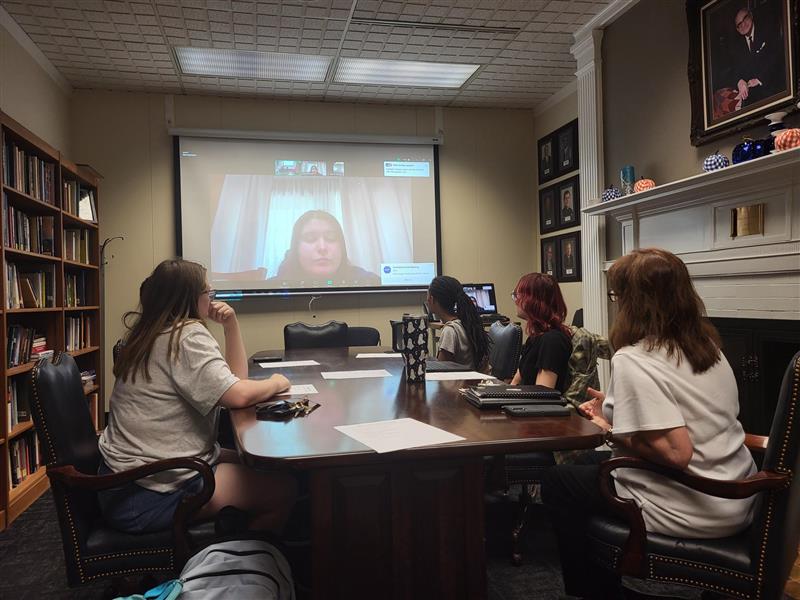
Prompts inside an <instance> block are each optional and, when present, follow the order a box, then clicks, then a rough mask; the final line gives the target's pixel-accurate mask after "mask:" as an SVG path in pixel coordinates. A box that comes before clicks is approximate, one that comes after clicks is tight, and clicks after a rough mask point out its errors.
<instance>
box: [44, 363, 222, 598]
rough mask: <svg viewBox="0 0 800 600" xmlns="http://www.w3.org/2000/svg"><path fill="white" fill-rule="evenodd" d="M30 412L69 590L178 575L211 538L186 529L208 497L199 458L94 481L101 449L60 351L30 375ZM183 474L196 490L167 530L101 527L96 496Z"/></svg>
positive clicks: (199, 528) (209, 487)
mask: <svg viewBox="0 0 800 600" xmlns="http://www.w3.org/2000/svg"><path fill="white" fill-rule="evenodd" d="M31 391H32V393H31V397H30V401H31V412H32V415H33V421H34V424H35V425H36V434H37V436H38V438H39V444H40V446H41V451H42V455H43V458H44V460H45V461H46V464H47V476H48V478H49V479H50V486H51V489H52V491H53V497H54V500H55V505H56V511H57V513H58V522H59V525H60V528H61V541H62V544H63V546H64V558H65V562H66V569H67V580H68V583H69V585H70V586H76V585H80V584H84V583H89V582H92V581H96V580H97V579H100V578H119V577H123V576H130V575H136V574H144V573H158V572H161V577H162V578H163V576H164V573H168V574H172V573H174V572H176V571H180V568H181V566H182V565H183V562H184V561H185V560H186V557H187V556H188V554H189V552H190V550H191V548H192V543H193V540H194V541H199V540H201V539H202V540H207V539H208V538H210V537H211V536H212V535H213V523H204V524H199V525H195V526H193V527H192V528H191V530H190V531H187V521H188V518H189V517H190V516H191V514H192V513H193V512H194V511H196V510H197V509H198V508H200V507H201V506H202V505H203V504H205V503H206V502H207V501H208V500H209V499H210V498H211V495H212V494H213V493H214V473H213V471H212V470H211V468H210V467H209V466H208V464H207V463H205V462H204V461H202V460H200V459H198V458H174V459H169V460H161V461H157V462H154V463H150V464H149V465H145V466H143V467H139V468H136V469H132V470H130V471H125V472H121V473H114V474H112V475H101V476H99V475H97V467H98V465H99V463H100V451H99V450H98V447H97V435H96V434H95V431H94V426H93V424H92V420H91V416H90V415H89V407H88V403H87V401H86V397H85V395H84V393H83V386H82V385H81V375H80V370H79V369H78V366H77V365H76V364H75V360H74V359H73V358H72V357H71V356H70V355H69V354H66V353H63V352H62V353H59V354H58V355H56V357H55V359H54V360H53V362H50V361H49V359H42V360H40V361H39V362H38V363H37V365H36V367H34V369H33V371H32V376H31ZM177 468H181V469H190V470H192V471H196V472H198V473H199V474H200V475H201V476H202V478H203V489H202V491H201V492H200V493H199V494H197V495H194V496H187V497H186V498H184V499H183V501H182V502H181V504H180V506H179V507H178V510H177V512H176V514H175V521H174V526H173V529H172V530H171V531H162V532H156V533H148V534H140V535H134V534H127V533H121V532H119V531H116V530H114V529H111V528H110V527H109V526H108V525H106V524H105V522H104V521H103V518H102V515H101V513H100V507H99V505H98V503H97V492H98V491H100V490H105V489H110V488H114V487H119V486H120V485H122V484H125V483H128V482H131V481H134V480H136V479H140V478H142V477H144V476H146V475H152V474H153V473H157V472H161V471H166V470H170V469H177Z"/></svg>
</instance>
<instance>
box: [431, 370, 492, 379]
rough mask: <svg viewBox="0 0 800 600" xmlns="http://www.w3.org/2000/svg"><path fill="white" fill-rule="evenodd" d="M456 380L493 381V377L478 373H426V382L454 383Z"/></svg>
mask: <svg viewBox="0 0 800 600" xmlns="http://www.w3.org/2000/svg"><path fill="white" fill-rule="evenodd" d="M455 379H492V376H491V375H487V374H486V373H478V372H477V371H448V372H445V373H425V380H426V381H453V380H455Z"/></svg>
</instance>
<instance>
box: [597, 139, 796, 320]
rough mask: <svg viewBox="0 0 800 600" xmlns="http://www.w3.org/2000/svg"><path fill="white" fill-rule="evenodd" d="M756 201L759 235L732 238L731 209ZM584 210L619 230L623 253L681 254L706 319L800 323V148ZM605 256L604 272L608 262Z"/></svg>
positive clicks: (601, 303) (601, 299) (600, 299)
mask: <svg viewBox="0 0 800 600" xmlns="http://www.w3.org/2000/svg"><path fill="white" fill-rule="evenodd" d="M757 203H763V204H764V205H765V211H764V232H763V234H756V235H748V236H742V237H736V238H732V237H731V235H730V226H731V221H730V220H731V216H730V213H731V208H734V207H739V206H747V205H752V204H757ZM583 212H584V214H585V215H591V216H594V217H603V216H606V217H608V218H609V220H608V221H607V223H606V227H608V228H609V229H611V228H613V227H619V226H620V225H621V227H622V252H623V254H625V253H627V252H629V251H630V250H632V249H635V248H646V247H659V248H664V249H666V250H669V251H670V252H673V253H675V254H676V255H678V256H679V257H680V258H681V259H682V260H683V261H684V262H685V263H686V265H687V267H688V268H689V272H690V274H691V276H692V279H693V281H694V284H695V287H696V289H697V291H698V292H699V294H700V296H701V297H702V299H703V301H704V302H705V305H706V311H707V312H708V315H709V316H712V317H734V318H756V319H792V320H800V148H797V149H794V150H789V151H786V152H780V153H776V154H772V155H769V156H765V157H762V158H759V159H755V160H752V161H748V162H744V163H739V164H737V165H733V166H730V167H727V168H725V169H720V170H718V171H712V172H710V173H703V174H700V175H696V176H694V177H689V178H687V179H682V180H680V181H675V182H672V183H667V184H664V185H659V186H657V187H655V188H653V189H651V190H647V191H645V192H640V193H638V194H631V195H629V196H625V197H623V198H618V199H616V200H612V201H609V202H604V203H598V204H594V205H592V206H588V207H586V208H584V209H583ZM610 219H613V220H615V221H617V222H618V223H619V224H620V225H616V224H615V223H613V222H612V221H611V220H610ZM601 243H602V242H601ZM608 258H609V260H605V261H603V262H602V263H601V267H602V270H603V271H607V270H608V268H609V267H610V266H611V264H613V257H610V256H609V257H608ZM585 266H589V265H585ZM593 266H594V265H593ZM594 268H597V267H596V266H594ZM586 296H587V294H585V295H584V299H586ZM591 298H592V300H591V301H592V302H593V303H596V304H595V306H594V309H595V310H596V311H598V312H599V311H605V310H607V306H606V297H605V295H604V294H603V295H599V294H591Z"/></svg>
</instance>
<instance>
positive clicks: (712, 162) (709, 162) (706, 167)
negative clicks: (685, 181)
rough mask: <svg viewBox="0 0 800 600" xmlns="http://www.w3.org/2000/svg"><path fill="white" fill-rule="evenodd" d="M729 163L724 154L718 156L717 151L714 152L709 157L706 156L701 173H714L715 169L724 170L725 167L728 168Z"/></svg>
mask: <svg viewBox="0 0 800 600" xmlns="http://www.w3.org/2000/svg"><path fill="white" fill-rule="evenodd" d="M730 164H731V161H729V160H728V157H727V156H725V155H724V154H720V153H719V150H717V151H716V152H714V154H712V155H711V156H708V157H707V158H706V159H705V160H704V161H703V171H705V172H706V173H708V172H709V171H716V170H717V169H724V168H725V167H727V166H729V165H730Z"/></svg>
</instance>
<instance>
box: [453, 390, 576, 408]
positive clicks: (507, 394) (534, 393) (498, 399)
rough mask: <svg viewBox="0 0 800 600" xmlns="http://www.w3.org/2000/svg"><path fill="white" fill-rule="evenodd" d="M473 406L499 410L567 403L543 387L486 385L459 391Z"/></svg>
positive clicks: (561, 397) (559, 393) (553, 391)
mask: <svg viewBox="0 0 800 600" xmlns="http://www.w3.org/2000/svg"><path fill="white" fill-rule="evenodd" d="M461 393H462V395H463V396H464V397H465V398H466V399H467V401H468V402H469V403H470V404H472V405H473V406H477V407H478V408H500V407H502V406H506V405H510V404H556V405H561V406H564V405H566V403H567V401H566V400H565V399H564V397H563V396H562V395H561V392H559V391H558V390H554V389H552V388H549V387H545V386H543V385H487V386H473V387H469V388H466V389H464V390H462V391H461Z"/></svg>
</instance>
